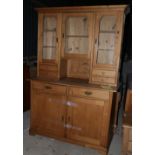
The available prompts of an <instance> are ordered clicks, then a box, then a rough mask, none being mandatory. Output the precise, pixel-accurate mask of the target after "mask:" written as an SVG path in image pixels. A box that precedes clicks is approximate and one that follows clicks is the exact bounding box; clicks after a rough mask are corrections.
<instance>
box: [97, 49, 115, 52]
mask: <svg viewBox="0 0 155 155" xmlns="http://www.w3.org/2000/svg"><path fill="white" fill-rule="evenodd" d="M97 50H98V51H99V50H101V51H110V52H113V51H114V49H97Z"/></svg>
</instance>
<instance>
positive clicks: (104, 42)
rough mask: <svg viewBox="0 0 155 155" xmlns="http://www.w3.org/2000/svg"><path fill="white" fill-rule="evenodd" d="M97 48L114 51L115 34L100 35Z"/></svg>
mask: <svg viewBox="0 0 155 155" xmlns="http://www.w3.org/2000/svg"><path fill="white" fill-rule="evenodd" d="M98 48H99V49H110V50H112V49H113V50H114V48H115V34H108V33H100V34H99V42H98Z"/></svg>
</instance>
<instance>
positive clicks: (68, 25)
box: [30, 5, 127, 155]
mask: <svg viewBox="0 0 155 155" xmlns="http://www.w3.org/2000/svg"><path fill="white" fill-rule="evenodd" d="M126 10H127V6H126V5H108V6H80V7H75V6H74V7H52V8H37V9H36V11H37V12H38V58H37V59H38V61H37V78H36V79H32V80H31V121H30V134H32V135H35V134H39V135H43V136H48V137H52V138H56V139H59V140H62V141H66V142H69V143H74V144H79V145H82V146H86V147H91V148H94V149H97V150H98V151H99V152H100V153H101V155H107V153H108V148H109V145H110V142H111V139H112V136H113V130H114V127H115V126H116V125H115V123H116V122H115V120H116V116H117V114H116V112H117V109H116V108H117V107H118V106H116V105H117V100H115V98H116V97H115V96H116V95H117V89H118V86H119V70H120V61H121V60H120V55H121V45H122V38H123V28H124V21H125V12H126Z"/></svg>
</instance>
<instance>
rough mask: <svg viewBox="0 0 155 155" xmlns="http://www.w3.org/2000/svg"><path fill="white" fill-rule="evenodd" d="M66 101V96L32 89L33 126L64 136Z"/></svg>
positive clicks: (33, 127) (38, 129)
mask: <svg viewBox="0 0 155 155" xmlns="http://www.w3.org/2000/svg"><path fill="white" fill-rule="evenodd" d="M65 102H66V97H65V96H62V95H58V94H51V93H48V92H44V91H43V90H39V89H38V90H32V105H31V128H32V129H34V130H36V131H39V132H48V133H50V134H51V135H55V136H60V137H64V123H65V122H64V119H65V115H66V110H65Z"/></svg>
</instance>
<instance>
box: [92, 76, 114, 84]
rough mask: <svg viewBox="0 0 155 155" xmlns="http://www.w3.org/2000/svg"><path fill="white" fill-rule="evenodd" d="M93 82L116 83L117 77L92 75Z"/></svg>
mask: <svg viewBox="0 0 155 155" xmlns="http://www.w3.org/2000/svg"><path fill="white" fill-rule="evenodd" d="M92 82H95V83H108V84H115V83H116V82H115V78H105V77H103V76H92Z"/></svg>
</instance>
